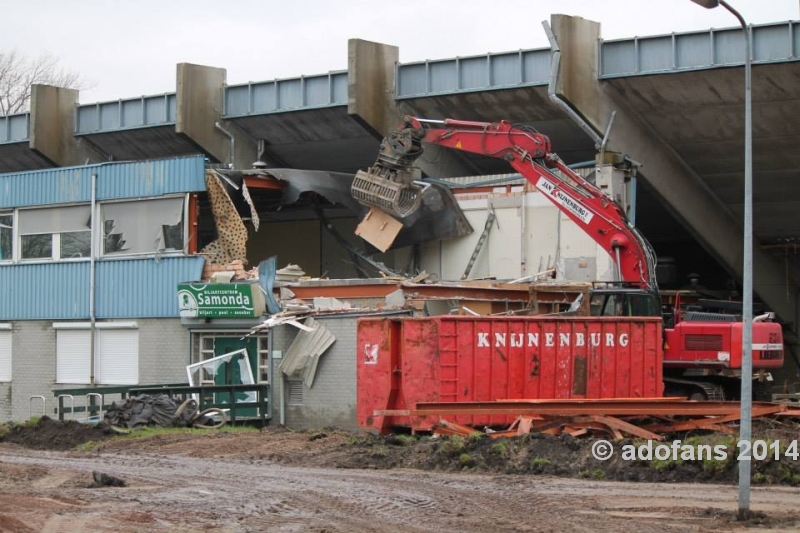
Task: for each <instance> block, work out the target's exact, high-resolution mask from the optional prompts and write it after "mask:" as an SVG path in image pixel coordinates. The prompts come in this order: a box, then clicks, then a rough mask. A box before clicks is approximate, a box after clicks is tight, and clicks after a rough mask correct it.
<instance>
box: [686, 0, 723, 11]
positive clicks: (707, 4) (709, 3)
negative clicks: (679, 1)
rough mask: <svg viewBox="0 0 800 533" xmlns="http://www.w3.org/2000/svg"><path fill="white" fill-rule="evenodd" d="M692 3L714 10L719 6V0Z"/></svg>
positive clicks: (702, 0) (701, 0)
mask: <svg viewBox="0 0 800 533" xmlns="http://www.w3.org/2000/svg"><path fill="white" fill-rule="evenodd" d="M692 2H694V3H695V4H697V5H698V6H703V7H704V8H706V9H713V8H715V7H718V6H719V0H692Z"/></svg>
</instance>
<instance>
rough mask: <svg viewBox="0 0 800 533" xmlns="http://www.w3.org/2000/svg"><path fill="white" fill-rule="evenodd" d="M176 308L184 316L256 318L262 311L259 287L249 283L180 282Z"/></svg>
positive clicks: (263, 309)
mask: <svg viewBox="0 0 800 533" xmlns="http://www.w3.org/2000/svg"><path fill="white" fill-rule="evenodd" d="M178 309H180V313H181V317H186V318H255V317H258V316H261V315H262V314H264V311H265V305H264V296H263V295H262V294H261V288H260V287H259V286H258V285H256V284H252V283H181V284H179V285H178Z"/></svg>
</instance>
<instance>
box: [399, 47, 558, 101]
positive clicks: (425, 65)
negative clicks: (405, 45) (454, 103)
mask: <svg viewBox="0 0 800 533" xmlns="http://www.w3.org/2000/svg"><path fill="white" fill-rule="evenodd" d="M549 82H550V49H549V48H542V49H536V50H518V51H515V52H504V53H498V54H486V55H480V56H469V57H456V58H453V59H440V60H435V61H420V62H415V63H406V64H399V65H397V93H396V95H395V96H396V98H398V99H401V98H416V97H422V96H433V95H437V94H451V93H458V92H472V91H486V90H492V89H509V88H515V87H530V86H534V85H547V84H548V83H549Z"/></svg>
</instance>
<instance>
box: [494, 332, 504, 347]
mask: <svg viewBox="0 0 800 533" xmlns="http://www.w3.org/2000/svg"><path fill="white" fill-rule="evenodd" d="M494 345H495V346H497V347H500V346H505V345H506V334H505V333H495V334H494Z"/></svg>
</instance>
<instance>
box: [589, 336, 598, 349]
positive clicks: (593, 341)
mask: <svg viewBox="0 0 800 533" xmlns="http://www.w3.org/2000/svg"><path fill="white" fill-rule="evenodd" d="M589 340H591V341H592V346H594V347H595V348H596V347H597V346H600V334H599V333H592V334H591V335H589Z"/></svg>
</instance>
